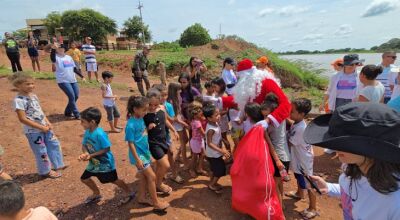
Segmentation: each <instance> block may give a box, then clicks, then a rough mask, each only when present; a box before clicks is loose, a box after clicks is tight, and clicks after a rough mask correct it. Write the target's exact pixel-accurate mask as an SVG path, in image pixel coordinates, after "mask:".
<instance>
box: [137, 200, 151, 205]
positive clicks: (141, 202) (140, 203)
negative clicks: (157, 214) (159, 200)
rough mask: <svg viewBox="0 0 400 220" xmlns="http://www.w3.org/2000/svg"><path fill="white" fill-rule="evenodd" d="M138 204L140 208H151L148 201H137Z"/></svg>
mask: <svg viewBox="0 0 400 220" xmlns="http://www.w3.org/2000/svg"><path fill="white" fill-rule="evenodd" d="M138 204H139V205H142V206H153V204H152V203H151V202H150V201H138Z"/></svg>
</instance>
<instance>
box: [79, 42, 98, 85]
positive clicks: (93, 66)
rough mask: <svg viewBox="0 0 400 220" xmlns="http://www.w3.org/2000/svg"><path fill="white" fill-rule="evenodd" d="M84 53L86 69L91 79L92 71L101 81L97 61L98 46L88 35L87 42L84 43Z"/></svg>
mask: <svg viewBox="0 0 400 220" xmlns="http://www.w3.org/2000/svg"><path fill="white" fill-rule="evenodd" d="M82 51H83V54H85V66H86V71H87V73H88V78H89V81H90V80H91V77H92V72H93V73H94V76H95V77H96V81H99V77H98V75H97V70H98V68H97V61H96V47H95V46H94V45H92V38H91V37H86V38H85V44H84V45H82Z"/></svg>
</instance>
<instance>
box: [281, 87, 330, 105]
mask: <svg viewBox="0 0 400 220" xmlns="http://www.w3.org/2000/svg"><path fill="white" fill-rule="evenodd" d="M283 91H284V92H285V94H286V95H287V96H288V98H289V100H294V99H295V98H307V99H310V100H311V103H312V106H313V107H314V108H318V107H319V106H320V105H321V103H322V101H323V98H324V91H323V90H320V89H317V88H315V87H310V88H305V89H302V90H299V91H295V90H294V89H292V88H284V89H283Z"/></svg>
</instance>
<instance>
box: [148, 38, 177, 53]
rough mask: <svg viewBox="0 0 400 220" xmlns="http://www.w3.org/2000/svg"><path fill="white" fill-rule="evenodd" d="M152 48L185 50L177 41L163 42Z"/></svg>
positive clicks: (169, 50) (168, 50)
mask: <svg viewBox="0 0 400 220" xmlns="http://www.w3.org/2000/svg"><path fill="white" fill-rule="evenodd" d="M152 49H154V50H158V51H165V52H180V51H184V48H182V47H181V46H180V45H179V43H177V42H165V41H164V42H161V43H158V44H155V45H153V46H152Z"/></svg>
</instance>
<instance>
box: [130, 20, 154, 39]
mask: <svg viewBox="0 0 400 220" xmlns="http://www.w3.org/2000/svg"><path fill="white" fill-rule="evenodd" d="M124 31H125V34H126V36H127V37H128V38H129V39H135V40H139V35H141V34H142V32H143V31H144V36H145V39H146V42H150V40H151V32H150V30H149V26H148V25H145V24H144V23H143V22H142V20H141V19H140V17H139V16H136V15H135V16H133V17H131V18H128V20H126V21H125V22H124Z"/></svg>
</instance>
